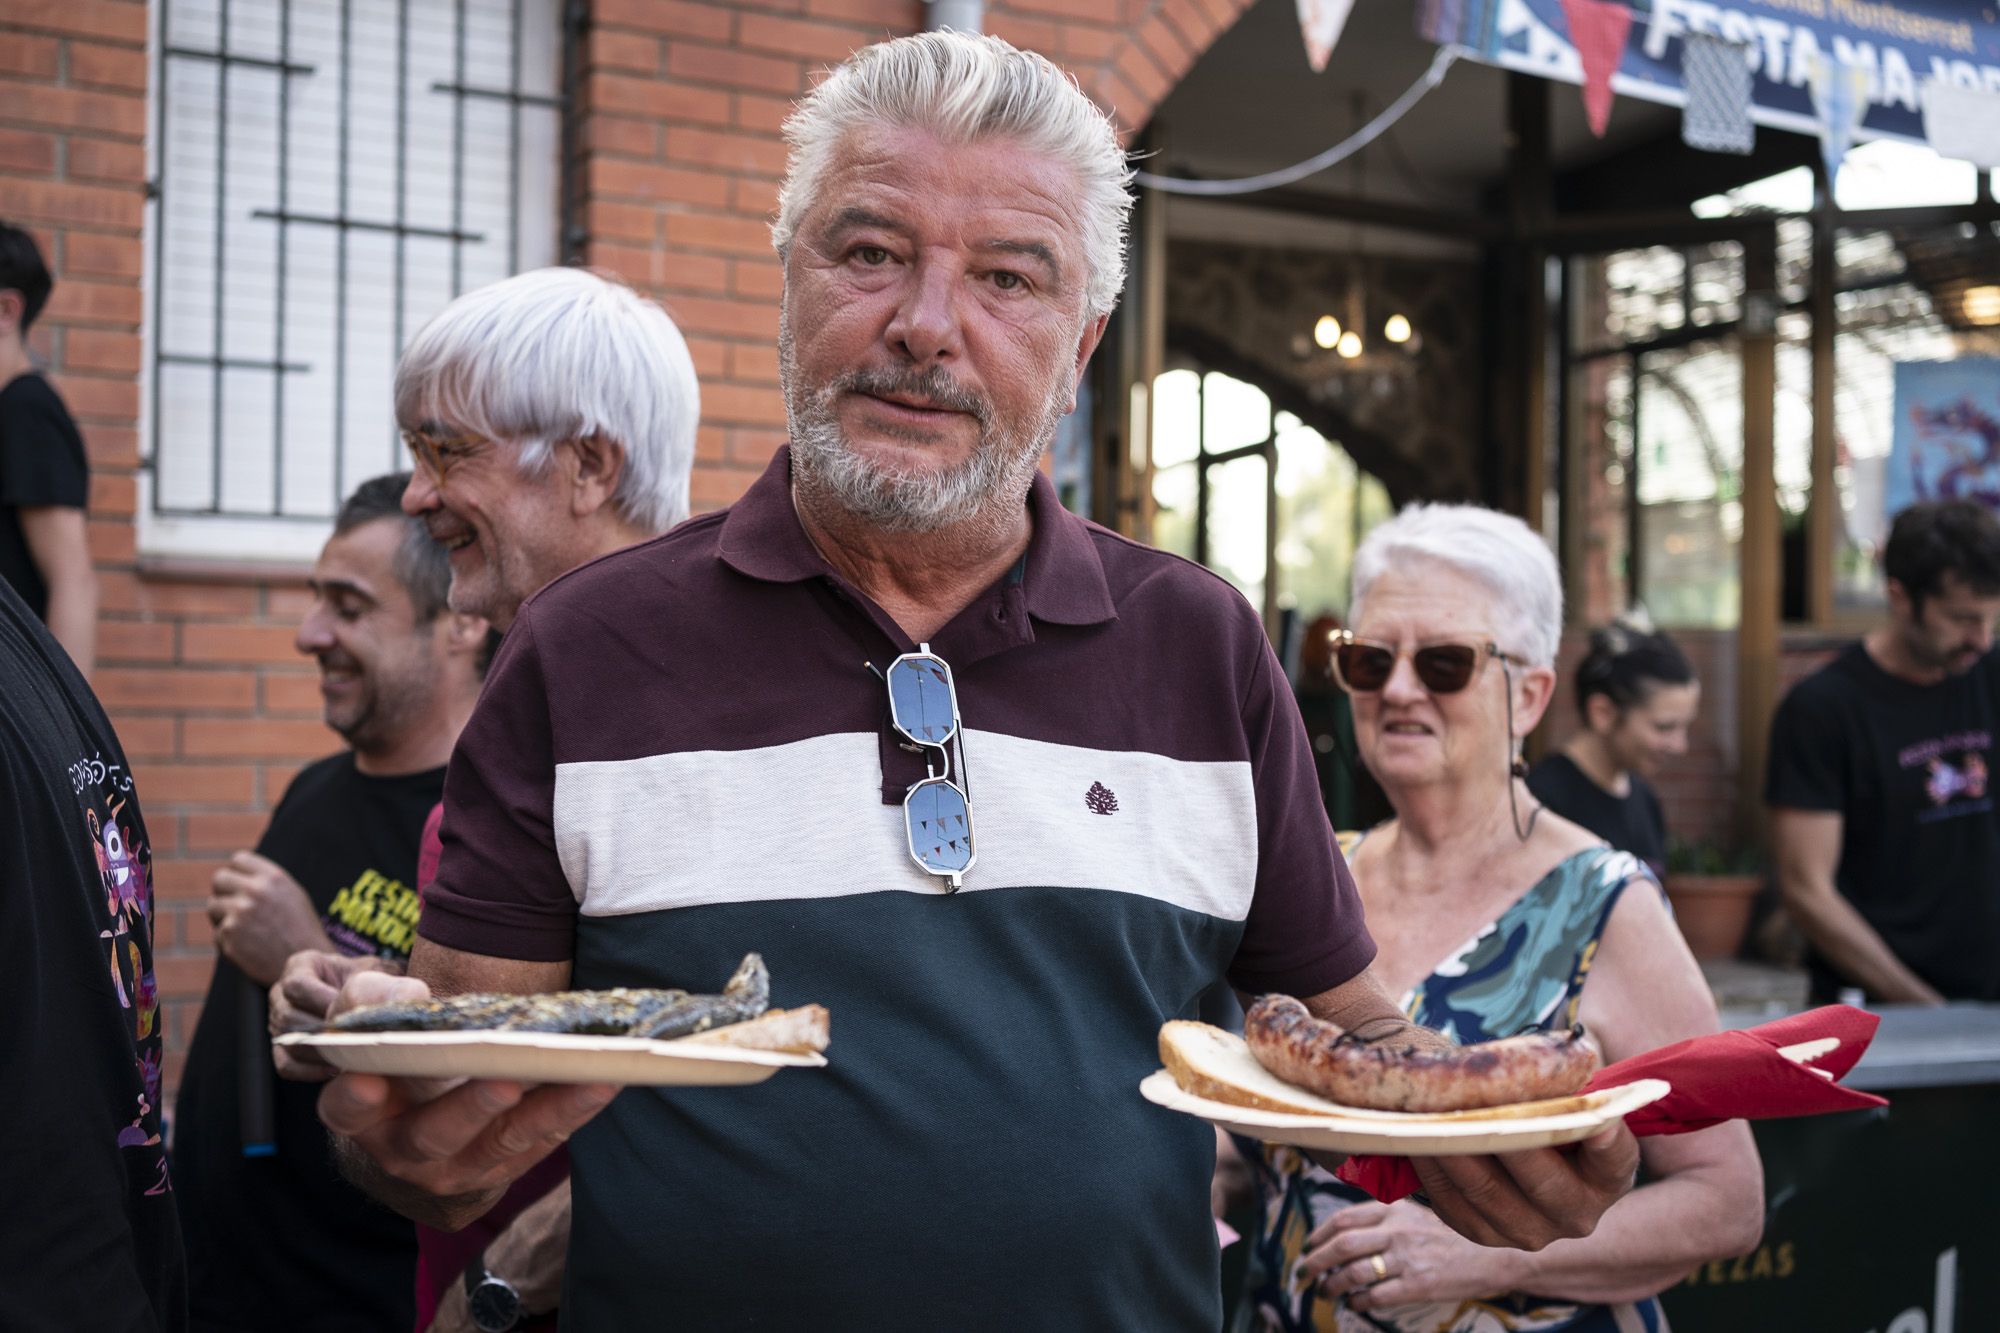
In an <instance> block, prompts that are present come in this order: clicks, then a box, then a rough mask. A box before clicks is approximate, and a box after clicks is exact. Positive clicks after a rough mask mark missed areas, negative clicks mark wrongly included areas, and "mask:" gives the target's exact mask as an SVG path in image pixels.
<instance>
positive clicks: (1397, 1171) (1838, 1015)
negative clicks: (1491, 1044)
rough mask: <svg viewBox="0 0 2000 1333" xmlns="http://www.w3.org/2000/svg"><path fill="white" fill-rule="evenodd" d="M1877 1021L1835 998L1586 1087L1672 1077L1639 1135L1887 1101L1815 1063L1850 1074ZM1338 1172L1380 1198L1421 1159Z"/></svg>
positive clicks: (1366, 1158) (1632, 1122)
mask: <svg viewBox="0 0 2000 1333" xmlns="http://www.w3.org/2000/svg"><path fill="white" fill-rule="evenodd" d="M1881 1021H1882V1020H1881V1019H1879V1018H1878V1017H1876V1016H1875V1015H1874V1014H1871V1013H1869V1012H1867V1011H1866V1010H1863V1009H1856V1008H1853V1007H1852V1006H1849V1005H1844V1004H1830V1005H1826V1006H1824V1007H1823V1008H1819V1009H1810V1010H1807V1011H1806V1012H1805V1013H1803V1014H1794V1015H1792V1017H1790V1018H1780V1019H1778V1020H1777V1021H1775V1022H1771V1023H1763V1024H1760V1025H1758V1026H1757V1027H1754V1028H1743V1029H1740V1030H1738V1031H1734V1032H1717V1033H1713V1034H1711V1035H1709V1036H1706V1037H1692V1038H1690V1039H1688V1040H1687V1041H1680V1042H1675V1043H1674V1044H1673V1045H1672V1046H1662V1047H1661V1048H1660V1049H1659V1050H1657V1051H1648V1052H1647V1053H1646V1054H1644V1055H1635V1056H1633V1057H1632V1058H1631V1059H1629V1060H1620V1061H1619V1062H1618V1063H1617V1064H1615V1065H1607V1066H1606V1067H1604V1068H1603V1069H1600V1070H1598V1071H1597V1074H1596V1076H1595V1077H1593V1078H1592V1079H1591V1080H1590V1082H1589V1083H1587V1084H1585V1085H1584V1091H1586V1092H1599V1091H1602V1090H1603V1089H1605V1088H1616V1087H1619V1086H1621V1085H1623V1084H1626V1083H1635V1082H1637V1081H1638V1080H1640V1079H1642V1078H1661V1079H1665V1080H1666V1081H1667V1082H1668V1083H1670V1084H1672V1085H1673V1091H1672V1092H1669V1093H1668V1094H1667V1095H1666V1096H1664V1097H1662V1098H1660V1100H1658V1101H1656V1102H1654V1103H1652V1104H1651V1105H1649V1106H1642V1107H1640V1108H1639V1109H1638V1110H1636V1111H1634V1112H1633V1113H1632V1114H1631V1115H1628V1116H1626V1117H1625V1123H1626V1124H1627V1125H1629V1126H1630V1127H1631V1129H1632V1132H1633V1133H1634V1134H1637V1135H1640V1136H1642V1137H1643V1136H1645V1135H1648V1134H1686V1133H1689V1132H1691V1131H1693V1130H1697V1129H1707V1128H1708V1127H1709V1126H1710V1125H1719V1124H1721V1123H1722V1122H1723V1121H1725V1120H1777V1119H1782V1118H1783V1117H1786V1116H1795V1115H1826V1114H1828V1113H1830V1112H1833V1111H1853V1110H1857V1109H1859V1108H1861V1107H1866V1106H1887V1105H1888V1104H1889V1103H1888V1102H1887V1101H1886V1100H1884V1099H1883V1098H1881V1097H1877V1096H1875V1095H1873V1094H1872V1093H1866V1092H1857V1091H1855V1090H1854V1089H1853V1088H1844V1087H1842V1086H1841V1085H1840V1084H1839V1083H1836V1082H1829V1081H1828V1080H1827V1079H1824V1078H1822V1077H1820V1076H1819V1075H1818V1074H1815V1073H1813V1072H1812V1071H1813V1070H1814V1069H1824V1070H1825V1071H1826V1072H1827V1073H1829V1074H1831V1075H1833V1077H1834V1078H1835V1079H1839V1078H1842V1077H1845V1076H1846V1074H1847V1071H1848V1070H1850V1069H1852V1068H1854V1062H1855V1061H1857V1060H1859V1059H1860V1058H1861V1055H1862V1052H1864V1051H1866V1050H1867V1049H1868V1043H1869V1042H1870V1041H1873V1040H1874V1038H1875V1028H1876V1026H1877V1025H1878V1024H1879V1023H1880V1022H1881ZM1825 1037H1838V1038H1839V1039H1840V1045H1838V1046H1836V1047H1834V1048H1833V1049H1832V1050H1830V1051H1828V1052H1826V1053H1825V1054H1823V1055H1819V1056H1814V1057H1812V1058H1811V1059H1809V1060H1807V1061H1805V1062H1804V1063H1803V1064H1801V1063H1798V1062H1795V1061H1793V1060H1790V1059H1787V1058H1786V1057H1785V1056H1782V1055H1780V1054H1778V1048H1779V1047H1781V1046H1796V1045H1798V1044H1799V1043H1801V1042H1808V1041H1816V1040H1819V1039H1821V1038H1825ZM1334 1174H1335V1175H1336V1176H1338V1177H1339V1178H1340V1179H1342V1180H1344V1181H1346V1182H1347V1183H1348V1184H1350V1185H1356V1186H1359V1187H1360V1188H1362V1189H1364V1190H1367V1191H1368V1192H1369V1193H1370V1194H1372V1195H1374V1196H1375V1197H1376V1198H1377V1199H1380V1200H1381V1201H1382V1202H1383V1203H1394V1202H1395V1201H1396V1200H1398V1199H1400V1198H1402V1197H1404V1196H1405V1195H1408V1194H1413V1193H1415V1192H1416V1190H1417V1188H1418V1181H1417V1172H1416V1168H1415V1167H1413V1166H1411V1165H1410V1159H1409V1158H1407V1157H1381V1156H1374V1155H1368V1154H1363V1155H1359V1156H1354V1157H1350V1158H1348V1159H1347V1160H1346V1161H1345V1162H1342V1163H1341V1164H1340V1169H1339V1170H1338V1171H1336V1172H1335V1173H1334Z"/></svg>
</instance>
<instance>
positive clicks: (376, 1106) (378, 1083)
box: [319, 1074, 400, 1138]
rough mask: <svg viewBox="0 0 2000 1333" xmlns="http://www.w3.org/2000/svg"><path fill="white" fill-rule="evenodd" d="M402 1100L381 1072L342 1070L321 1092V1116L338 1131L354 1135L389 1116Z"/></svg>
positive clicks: (365, 1130)
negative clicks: (345, 1072)
mask: <svg viewBox="0 0 2000 1333" xmlns="http://www.w3.org/2000/svg"><path fill="white" fill-rule="evenodd" d="M399 1100H400V1098H398V1097H397V1096H396V1095H395V1091H394V1089H393V1088H392V1087H391V1086H390V1083H389V1080H388V1079H386V1078H383V1077H382V1076H381V1075H380V1074H342V1075H340V1076H339V1077H337V1078H335V1079H334V1080H333V1081H332V1082H330V1083H328V1084H327V1085H326V1087H325V1088H324V1089H322V1090H321V1092H320V1094H319V1118H320V1121H321V1122H322V1123H323V1124H325V1126H326V1127H327V1128H328V1129H330V1130H332V1131H333V1132H334V1133H336V1134H345V1135H346V1136H347V1137H349V1138H355V1137H358V1136H360V1135H362V1134H365V1133H367V1132H368V1131H369V1130H371V1129H373V1128H375V1126H377V1125H378V1124H380V1123H381V1122H382V1121H383V1120H385V1119H386V1118H388V1116H389V1115H391V1114H392V1113H393V1111H394V1109H395V1106H396V1103H397V1102H398V1101H399Z"/></svg>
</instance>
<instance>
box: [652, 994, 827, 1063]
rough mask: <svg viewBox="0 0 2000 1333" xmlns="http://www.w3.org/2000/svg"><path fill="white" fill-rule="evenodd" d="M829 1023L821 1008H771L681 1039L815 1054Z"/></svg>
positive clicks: (824, 1039) (820, 1048) (821, 1048)
mask: <svg viewBox="0 0 2000 1333" xmlns="http://www.w3.org/2000/svg"><path fill="white" fill-rule="evenodd" d="M830 1028H831V1020H830V1018H829V1016H828V1014H827V1012H826V1008H825V1006H823V1005H817V1004H808V1005H802V1006H800V1007H799V1008H797V1009H770V1010H766V1011H765V1012H764V1013H762V1014H759V1015H758V1016H757V1017H755V1018H748V1019H745V1020H744V1021H743V1022H741V1023H731V1024H729V1025H728V1026H727V1027H719V1028H711V1029H710V1030H708V1031H707V1032H700V1033H696V1034H695V1035H694V1036H692V1037H683V1038H681V1040H682V1041H705V1042H712V1043H714V1044H715V1045H717V1046H741V1047H744V1048H746V1049H748V1050H753V1051H786V1052H789V1053H790V1054H793V1055H817V1054H819V1053H821V1052H823V1051H825V1050H826V1043H827V1041H828V1038H829V1033H830Z"/></svg>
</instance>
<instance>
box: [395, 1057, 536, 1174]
mask: <svg viewBox="0 0 2000 1333" xmlns="http://www.w3.org/2000/svg"><path fill="white" fill-rule="evenodd" d="M525 1092H526V1089H525V1088H523V1087H522V1086H521V1085H520V1084H518V1083H512V1082H507V1081H504V1080H501V1079H469V1080H467V1081H466V1082H464V1083H461V1084H460V1085H459V1086H458V1087H456V1088H453V1089H452V1090H451V1091H450V1092H447V1093H445V1094H444V1095H442V1096H440V1097H437V1098H435V1099H433V1100H431V1101H428V1102H425V1103H424V1104H423V1105H421V1106H418V1107H414V1108H412V1109H411V1110H410V1111H409V1112H408V1113H407V1114H406V1115H403V1116H401V1117H399V1118H398V1122H397V1124H396V1125H395V1126H394V1128H393V1131H392V1134H391V1139H390V1147H391V1149H392V1151H393V1152H394V1153H395V1154H396V1155H397V1156H401V1157H407V1158H410V1159H413V1160H414V1161H417V1162H431V1163H436V1162H446V1161H450V1160H451V1159H452V1158H454V1157H456V1156H458V1155H459V1154H460V1153H462V1152H464V1151H465V1149H466V1148H467V1147H469V1146H470V1145H471V1144H473V1143H475V1142H477V1141H478V1140H479V1139H480V1138H481V1137H482V1136H483V1135H485V1134H486V1132H487V1131H488V1130H490V1129H492V1128H493V1122H494V1121H495V1120H497V1119H499V1118H500V1117H501V1116H502V1115H504V1114H506V1113H507V1112H508V1111H511V1110H513V1109H514V1107H515V1106H517V1105H519V1104H520V1101H521V1097H522V1095H523V1094H524V1093H525ZM383 1165H384V1166H389V1165H390V1163H388V1162H384V1163H383Z"/></svg>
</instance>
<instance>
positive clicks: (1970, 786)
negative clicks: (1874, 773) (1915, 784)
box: [1896, 731, 1993, 824]
mask: <svg viewBox="0 0 2000 1333" xmlns="http://www.w3.org/2000/svg"><path fill="white" fill-rule="evenodd" d="M1992 748H1993V734H1992V733H1991V732H1987V731H1967V732H1961V733H1960V734H1958V735H1956V736H1941V737H1939V738H1938V739H1936V740H1931V741H1923V742H1920V743H1918V744H1916V745H1911V746H1908V747H1906V748H1905V749H1904V750H1903V751H1902V753H1900V754H1898V755H1897V756H1896V764H1897V766H1898V767H1900V768H1902V769H1903V770H1905V771H1906V772H1907V771H1908V770H1910V769H1921V770H1922V772H1923V779H1924V795H1925V796H1927V797H1928V798H1930V803H1931V806H1930V809H1928V810H1919V811H1918V812H1917V819H1918V820H1919V821H1921V822H1923V823H1926V824H1930V823H1935V822H1936V821H1937V820H1940V819H1963V818H1964V817H1965V816H1967V815H1990V814H1992V813H1993V802H1992V800H1991V799H1989V798H1988V797H1987V795H1986V752H1987V751H1988V750H1991V749H1992Z"/></svg>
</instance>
